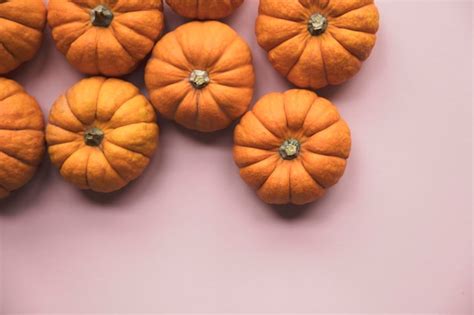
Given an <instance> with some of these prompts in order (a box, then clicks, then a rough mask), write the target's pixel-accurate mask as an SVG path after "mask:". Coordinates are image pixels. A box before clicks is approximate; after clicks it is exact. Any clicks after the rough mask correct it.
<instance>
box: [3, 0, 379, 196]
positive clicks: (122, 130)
mask: <svg viewBox="0 0 474 315" xmlns="http://www.w3.org/2000/svg"><path fill="white" fill-rule="evenodd" d="M166 2H167V3H168V5H169V6H170V7H171V8H172V9H173V10H174V11H175V12H177V13H178V14H180V15H182V16H184V17H187V18H190V19H192V20H194V21H191V22H189V23H187V24H184V25H182V26H180V27H178V28H177V29H176V30H174V31H172V32H169V33H167V34H166V35H164V36H163V37H161V39H159V38H160V36H161V33H162V32H163V29H164V14H163V5H164V4H163V1H162V0H49V2H48V8H47V10H46V8H45V6H44V4H43V1H42V0H0V75H1V74H6V73H8V72H10V71H12V70H13V69H15V68H17V67H18V66H19V65H20V64H22V63H24V62H26V61H28V60H30V59H31V58H33V56H34V55H35V53H36V52H37V50H38V49H39V47H40V45H41V41H42V35H43V28H44V26H45V24H46V22H47V23H48V24H49V26H50V27H51V32H52V36H53V39H54V42H55V44H56V46H57V48H58V50H59V51H61V52H62V53H63V54H64V55H65V57H66V58H67V60H68V61H69V63H70V64H71V65H72V66H74V67H75V68H76V69H77V70H78V71H80V72H82V73H84V74H87V75H91V76H93V77H90V78H86V79H84V80H81V81H80V82H78V83H77V84H75V85H74V86H72V87H71V88H70V89H69V90H68V91H67V92H65V93H64V94H63V95H61V96H60V97H59V98H58V99H57V101H56V102H55V103H54V104H53V105H52V108H51V111H50V114H49V118H48V122H47V124H46V126H45V124H44V122H43V115H42V112H41V110H40V108H39V106H38V104H37V102H36V101H35V99H34V98H33V97H31V96H29V95H28V94H27V93H26V92H25V91H24V90H23V88H22V87H21V86H20V85H19V84H18V83H16V82H14V81H12V80H8V79H5V78H0V198H2V197H6V196H8V195H9V194H10V192H12V191H14V190H17V189H18V188H20V187H21V186H23V185H24V184H25V183H27V182H28V181H29V180H30V178H31V177H32V176H33V175H34V172H35V170H36V168H37V167H38V165H39V164H40V162H41V159H42V157H43V154H44V150H45V145H44V142H45V141H44V140H45V139H46V142H47V147H48V152H49V156H50V159H51V161H52V163H53V164H54V165H55V166H57V167H58V168H59V170H60V173H61V175H62V176H63V177H64V178H65V179H66V180H67V181H69V182H71V183H73V184H75V185H76V186H77V187H79V188H81V189H90V190H93V191H96V192H112V191H116V190H119V189H121V188H123V187H124V186H126V185H127V184H128V183H129V182H130V181H132V180H134V179H136V178H137V177H138V176H140V174H141V173H142V172H143V170H144V169H145V168H146V167H147V165H148V164H149V162H150V158H151V157H152V155H153V154H154V152H155V150H156V148H157V146H158V136H159V127H158V125H157V123H156V114H155V110H156V111H157V112H158V114H159V115H161V116H163V117H165V118H167V119H171V120H174V121H175V122H176V123H178V124H180V125H182V126H184V127H186V128H189V129H193V130H197V131H200V132H215V131H218V130H221V129H224V128H227V127H229V126H230V125H231V124H232V123H233V122H234V121H235V120H237V119H239V118H241V117H242V118H241V120H240V123H238V125H237V127H236V129H235V133H234V142H235V146H234V159H235V162H236V164H237V166H238V167H239V169H240V174H241V176H242V178H243V179H244V181H245V182H246V183H247V184H249V185H250V186H251V187H253V188H254V189H255V190H256V191H257V192H258V195H259V197H260V198H261V199H262V200H263V201H265V202H267V203H270V204H288V203H292V204H306V203H309V202H312V201H315V200H317V199H318V198H320V197H321V196H323V195H324V193H325V191H326V189H327V188H329V187H331V186H333V185H334V184H336V183H337V182H338V180H339V179H340V178H341V176H342V175H343V173H344V170H345V168H346V163H347V159H348V157H349V154H350V149H351V134H350V129H349V127H348V126H347V124H346V123H345V122H344V120H343V119H342V118H341V116H340V114H339V112H338V110H337V109H336V107H335V106H334V105H333V104H332V103H331V102H330V101H328V100H326V99H324V98H321V97H319V96H318V95H317V94H315V93H314V92H312V91H311V90H315V89H319V88H322V87H325V86H327V85H335V84H340V83H343V82H345V81H346V80H348V79H350V78H351V77H352V76H354V75H355V74H356V73H357V72H358V71H359V69H360V68H361V65H362V62H363V61H364V60H365V59H367V58H368V57H369V54H370V52H371V50H372V48H373V47H374V45H375V41H376V35H375V34H376V32H377V30H378V23H379V16H378V11H377V8H376V6H375V5H374V3H373V0H260V7H259V15H258V19H257V21H256V36H257V40H258V43H259V44H260V46H261V47H262V48H263V49H265V50H266V51H267V52H268V59H269V60H270V62H271V63H272V65H273V66H274V68H275V69H276V70H277V71H278V72H279V73H280V74H281V75H283V76H285V77H286V78H287V79H288V80H289V81H291V82H292V83H293V84H294V85H296V86H297V87H299V88H301V89H294V90H289V91H287V92H285V93H271V94H268V95H266V96H264V97H263V98H262V99H260V100H259V101H258V102H257V104H256V105H255V106H254V107H253V109H252V110H251V111H248V110H249V107H250V103H251V101H252V98H253V93H254V84H255V73H254V67H253V64H252V52H251V50H250V48H249V46H248V44H247V43H246V42H245V40H244V39H243V38H241V37H240V36H239V35H238V34H237V33H236V32H235V31H234V30H233V29H232V28H231V27H229V26H227V25H226V24H223V23H221V22H218V21H215V20H216V19H220V18H224V17H226V16H228V15H230V14H232V13H233V11H234V10H236V9H237V8H238V7H239V6H240V5H242V3H243V2H244V0H166ZM157 41H158V42H157ZM150 52H152V54H151V58H150V60H149V61H148V63H147V66H146V70H145V82H146V87H147V89H148V92H149V98H150V101H151V103H150V101H149V100H148V99H147V98H146V97H145V96H143V95H142V94H140V90H139V89H138V88H137V87H135V86H134V85H133V84H131V83H128V82H125V81H123V80H120V79H115V78H111V77H120V76H122V75H125V74H128V73H130V72H132V71H133V70H134V69H135V68H136V67H137V65H138V64H139V63H140V62H141V61H142V60H143V59H144V58H145V57H146V56H147V55H148V54H149V53H150Z"/></svg>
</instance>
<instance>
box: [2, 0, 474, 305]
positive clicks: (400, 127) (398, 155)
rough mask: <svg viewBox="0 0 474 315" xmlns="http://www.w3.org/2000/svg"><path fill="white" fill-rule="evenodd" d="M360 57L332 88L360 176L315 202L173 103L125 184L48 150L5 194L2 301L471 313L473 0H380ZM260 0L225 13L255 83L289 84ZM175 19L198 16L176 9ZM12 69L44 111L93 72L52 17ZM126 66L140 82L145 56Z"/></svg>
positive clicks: (268, 86) (353, 168)
mask: <svg viewBox="0 0 474 315" xmlns="http://www.w3.org/2000/svg"><path fill="white" fill-rule="evenodd" d="M377 4H378V6H379V9H380V12H381V29H380V32H379V34H378V36H379V40H378V43H377V46H376V48H375V49H374V51H373V54H372V56H371V58H370V59H369V60H368V61H367V62H366V63H365V64H364V67H363V69H362V71H361V72H360V73H359V74H358V75H357V76H356V77H355V78H354V79H352V80H351V81H349V82H348V83H346V84H344V85H342V86H339V87H331V88H326V89H323V90H321V91H318V93H319V94H320V95H322V96H325V97H327V98H329V99H331V101H332V102H334V103H335V104H336V105H337V106H338V108H339V110H340V111H341V113H342V115H343V116H344V117H345V119H346V120H347V122H348V123H349V125H350V126H351V128H352V132H353V142H354V143H353V151H352V156H351V159H350V161H349V165H348V169H347V172H346V175H345V177H344V178H343V179H342V180H341V182H340V184H339V185H337V186H336V187H335V188H333V189H332V190H330V192H329V194H328V195H327V196H326V198H324V199H323V200H321V201H320V202H318V203H315V204H312V205H310V206H306V207H303V208H297V207H270V206H266V205H265V204H263V203H262V202H261V201H260V200H259V199H258V198H257V197H256V195H255V194H254V192H253V191H251V190H250V189H249V188H248V187H247V186H246V185H245V183H243V182H242V180H241V179H240V178H239V174H238V169H237V167H236V166H235V165H234V163H233V160H232V151H231V148H232V128H230V129H228V130H225V131H223V132H219V133H216V134H213V135H201V134H198V133H193V132H189V131H185V130H184V129H182V128H180V127H177V126H176V125H175V124H173V123H170V122H167V121H164V120H163V119H161V118H160V119H159V123H160V125H161V127H162V136H161V147H160V151H159V154H158V155H157V156H156V158H155V159H154V160H153V161H152V163H151V165H150V166H149V168H148V169H147V171H146V172H145V174H144V176H142V177H141V178H140V179H139V180H137V181H136V182H135V183H133V184H132V185H130V186H129V187H128V188H126V189H124V190H123V191H121V192H118V193H114V194H112V195H103V196H102V195H97V194H91V193H85V192H81V191H79V190H77V189H75V188H74V187H72V186H71V185H69V184H67V183H65V182H64V181H63V180H62V179H61V177H60V175H59V174H58V172H57V170H56V169H55V168H54V167H52V166H51V165H50V163H49V162H48V159H45V162H44V163H43V165H42V167H41V169H40V171H39V173H38V174H37V176H36V177H35V178H34V180H33V181H32V182H31V183H30V184H29V185H28V186H27V187H25V188H24V189H22V190H20V191H19V192H17V193H16V194H14V195H13V196H11V198H9V199H7V200H3V201H1V202H0V267H1V269H0V284H1V286H0V313H1V314H14V313H22V314H25V313H42V314H53V313H60V314H64V313H68V314H78V313H96V314H97V313H110V314H112V313H130V314H137V313H166V314H173V313H218V314H229V313H290V314H297V313H361V314H368V313H380V314H386V313H405V314H414V313H437V314H471V313H472V293H473V292H472V278H471V276H472V193H473V191H472V174H473V173H472V121H473V117H472V59H473V54H472V41H473V34H472V9H473V4H472V2H470V1H421V0H420V1H383V0H379V1H378V2H377ZM257 7H258V1H256V0H247V1H246V2H245V4H244V5H243V6H242V7H241V8H240V9H239V10H238V11H237V12H236V14H235V15H233V16H232V17H231V18H229V19H227V20H225V21H226V22H227V23H229V24H230V25H231V26H232V27H233V28H235V29H236V30H237V31H238V32H239V33H240V34H241V35H242V36H243V37H244V38H245V39H246V40H247V41H248V42H249V44H250V46H251V48H252V50H253V53H254V64H255V67H256V72H257V82H258V83H257V87H256V95H255V100H257V99H258V98H260V97H261V96H263V95H264V94H266V93H268V92H272V91H285V90H287V89H289V88H292V86H291V85H290V84H289V83H288V82H286V81H285V80H284V79H282V78H281V77H280V76H279V75H278V74H277V72H276V71H275V70H273V68H272V67H271V65H270V63H269V62H268V61H267V59H266V55H265V52H264V51H263V50H262V49H261V48H260V47H259V46H258V44H257V43H256V39H255V35H254V21H255V18H256V15H257ZM166 14H167V27H168V30H172V29H174V28H176V27H177V26H178V25H180V24H182V23H183V22H184V21H185V20H184V19H181V18H179V17H177V16H176V15H175V14H173V13H172V12H171V11H170V10H168V9H167V10H166ZM9 77H11V78H14V79H16V80H18V81H19V82H20V83H21V84H23V85H24V86H25V88H26V89H27V91H28V92H29V93H31V94H32V95H33V96H35V97H36V98H37V99H38V101H39V103H40V104H41V107H42V109H43V112H44V113H45V115H47V113H48V112H49V109H50V107H51V105H52V103H53V102H54V100H55V99H56V97H57V96H58V95H59V94H60V93H62V92H64V91H65V90H66V89H67V88H68V87H70V86H71V85H72V84H74V83H75V82H76V81H78V80H79V79H80V78H82V75H80V74H79V73H77V72H76V71H75V70H74V69H73V68H72V67H71V66H70V65H69V64H68V63H67V62H66V60H65V58H64V57H63V56H62V55H61V54H60V53H59V52H58V51H56V49H55V47H54V44H53V43H52V40H51V36H50V34H49V32H47V34H46V40H45V42H44V44H43V47H42V49H41V52H40V54H39V55H38V56H37V57H36V58H35V59H34V61H32V62H30V63H28V64H26V65H24V66H23V67H21V69H19V70H17V71H16V72H14V73H13V74H12V75H10V76H9ZM126 79H128V80H130V81H132V82H134V83H135V84H139V85H140V86H141V87H142V88H143V85H144V84H143V67H141V68H140V69H139V70H138V71H136V72H135V73H134V74H132V75H131V76H128V77H126Z"/></svg>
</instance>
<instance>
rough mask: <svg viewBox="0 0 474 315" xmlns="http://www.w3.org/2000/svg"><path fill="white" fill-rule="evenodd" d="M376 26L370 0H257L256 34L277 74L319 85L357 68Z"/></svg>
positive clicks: (334, 81) (335, 81) (307, 85)
mask: <svg viewBox="0 0 474 315" xmlns="http://www.w3.org/2000/svg"><path fill="white" fill-rule="evenodd" d="M378 27H379V14H378V10H377V8H376V6H375V5H374V1H373V0H260V8H259V16H258V18H257V24H256V33H257V40H258V43H259V44H260V46H262V47H263V48H264V49H265V50H266V51H267V52H268V58H269V59H270V62H271V63H272V64H273V66H274V67H275V69H276V70H277V71H278V72H279V73H280V74H282V75H283V76H285V77H286V78H287V79H288V80H289V81H291V82H292V83H293V84H295V85H296V86H298V87H302V88H313V89H319V88H322V87H325V86H327V85H337V84H341V83H343V82H345V81H347V80H348V79H350V78H351V77H352V76H354V75H355V74H356V73H357V72H358V71H359V69H360V68H361V66H362V62H363V61H364V60H366V59H367V58H368V57H369V55H370V53H371V51H372V48H373V47H374V45H375V41H376V36H375V33H376V32H377V30H378Z"/></svg>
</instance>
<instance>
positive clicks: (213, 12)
mask: <svg viewBox="0 0 474 315" xmlns="http://www.w3.org/2000/svg"><path fill="white" fill-rule="evenodd" d="M166 2H167V3H168V5H169V6H170V7H171V8H172V9H173V10H174V11H175V12H176V13H178V14H179V15H181V16H184V17H186V18H189V19H199V20H215V19H221V18H225V17H226V16H229V15H231V14H232V13H233V12H234V11H235V10H236V9H237V8H238V7H240V5H241V4H242V3H243V2H244V0H166Z"/></svg>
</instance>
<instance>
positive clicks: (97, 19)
mask: <svg viewBox="0 0 474 315" xmlns="http://www.w3.org/2000/svg"><path fill="white" fill-rule="evenodd" d="M48 23H49V25H50V27H51V30H52V35H53V39H54V41H55V42H56V46H57V48H58V49H59V50H60V51H61V52H62V53H63V54H64V55H65V56H66V58H67V60H68V61H69V62H70V63H71V64H72V65H73V66H74V67H75V68H77V69H78V70H79V71H81V72H83V73H86V74H91V75H97V74H102V75H106V76H121V75H125V74H127V73H130V72H131V71H133V70H134V69H135V68H136V67H137V65H138V63H139V62H140V61H141V60H143V59H144V58H145V56H146V55H148V53H149V52H150V51H151V50H152V48H153V45H154V44H155V41H156V40H157V39H158V37H159V36H160V34H161V32H162V30H163V27H164V17H163V3H162V0H141V1H136V0H133V1H131V0H88V1H85V0H50V1H49V4H48Z"/></svg>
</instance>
